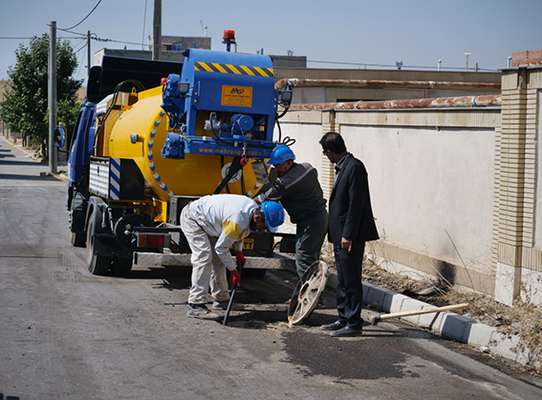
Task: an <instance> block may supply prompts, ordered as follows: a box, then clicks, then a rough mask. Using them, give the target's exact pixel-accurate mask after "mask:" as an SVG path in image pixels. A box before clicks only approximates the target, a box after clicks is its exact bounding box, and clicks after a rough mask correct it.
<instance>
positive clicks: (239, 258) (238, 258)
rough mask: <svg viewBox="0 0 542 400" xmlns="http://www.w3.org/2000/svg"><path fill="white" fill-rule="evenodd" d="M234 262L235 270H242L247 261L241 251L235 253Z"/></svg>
mask: <svg viewBox="0 0 542 400" xmlns="http://www.w3.org/2000/svg"><path fill="white" fill-rule="evenodd" d="M235 261H236V262H237V268H243V267H244V266H245V262H246V261H247V260H246V258H245V255H244V254H243V252H242V251H236V252H235Z"/></svg>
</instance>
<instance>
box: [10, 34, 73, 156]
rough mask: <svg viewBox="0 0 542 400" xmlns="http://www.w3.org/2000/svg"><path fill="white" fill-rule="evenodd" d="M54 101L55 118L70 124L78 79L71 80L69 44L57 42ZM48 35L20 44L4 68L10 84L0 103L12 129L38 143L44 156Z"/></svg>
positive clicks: (71, 55)
mask: <svg viewBox="0 0 542 400" xmlns="http://www.w3.org/2000/svg"><path fill="white" fill-rule="evenodd" d="M56 51H57V55H56V57H57V100H58V121H59V122H61V123H63V124H64V125H65V126H66V128H67V129H68V128H70V127H73V124H74V123H75V118H77V114H76V113H75V112H74V110H75V109H76V108H77V105H78V104H77V96H76V94H77V90H78V89H79V88H80V87H81V81H78V80H74V79H72V77H71V76H72V74H73V72H74V71H75V68H76V67H77V58H76V56H75V54H74V52H73V48H72V47H71V45H70V43H69V42H68V41H65V40H60V41H58V42H57V50H56ZM48 52H49V35H47V34H43V35H42V36H41V37H35V38H34V39H32V40H31V41H30V43H29V45H28V46H24V45H22V44H21V45H20V46H19V48H18V49H17V51H16V52H15V54H16V60H17V61H16V63H15V65H14V66H12V67H10V68H9V69H8V76H9V79H10V85H9V87H8V88H7V90H6V93H5V98H4V101H3V102H2V103H0V116H1V118H2V119H3V120H4V122H5V123H6V125H7V126H8V127H9V128H10V129H11V130H12V131H15V132H19V133H22V134H23V135H24V136H25V138H28V137H29V138H30V139H31V141H32V142H33V143H38V144H40V145H41V149H42V157H45V156H46V148H47V147H46V146H47V137H48V131H49V128H48V114H47V111H48V109H47V58H48Z"/></svg>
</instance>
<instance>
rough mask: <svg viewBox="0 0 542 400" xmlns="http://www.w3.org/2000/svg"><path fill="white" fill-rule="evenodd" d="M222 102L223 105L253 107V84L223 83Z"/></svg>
mask: <svg viewBox="0 0 542 400" xmlns="http://www.w3.org/2000/svg"><path fill="white" fill-rule="evenodd" d="M220 104H221V105H223V106H234V107H247V108H251V107H252V86H230V85H222V96H221V98H220Z"/></svg>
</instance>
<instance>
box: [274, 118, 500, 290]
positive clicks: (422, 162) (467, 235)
mask: <svg viewBox="0 0 542 400" xmlns="http://www.w3.org/2000/svg"><path fill="white" fill-rule="evenodd" d="M317 121H318V118H317V117H316V116H315V111H299V112H291V113H289V114H287V116H286V117H285V118H284V120H283V122H282V130H283V135H288V136H291V137H293V138H295V139H297V143H296V144H295V145H294V151H296V154H297V155H298V158H299V159H300V160H304V161H309V162H311V163H313V164H314V165H316V166H317V168H318V171H319V177H320V181H321V184H322V187H323V189H324V192H325V193H326V195H327V196H329V193H330V192H331V189H332V187H333V178H334V168H333V166H332V165H331V164H330V163H329V162H328V161H327V158H325V156H323V155H322V153H321V148H320V146H319V145H317V144H318V140H319V139H320V137H321V135H322V134H323V133H325V132H327V131H329V130H335V131H338V132H340V133H341V134H342V135H343V137H344V138H345V141H346V143H347V146H348V149H349V151H351V152H352V153H353V154H354V155H355V156H357V157H359V158H360V159H361V160H363V162H364V163H365V165H366V167H367V170H368V173H369V186H370V190H371V196H372V202H373V208H374V212H375V217H376V219H377V225H378V228H379V232H380V235H381V237H382V239H381V240H380V241H378V242H375V243H371V245H370V246H368V251H369V252H371V253H372V254H373V255H375V256H377V257H378V258H379V259H384V260H387V261H389V263H387V264H390V265H391V264H392V265H393V267H394V269H395V270H397V269H398V266H403V267H410V268H414V269H417V270H419V271H421V272H423V273H424V274H427V275H431V276H435V275H437V274H441V275H443V276H444V277H445V278H446V279H448V280H450V281H451V282H452V283H455V284H457V285H461V286H465V287H469V288H473V289H475V290H478V291H482V292H485V293H488V294H493V293H494V290H495V289H494V282H495V265H494V260H493V259H492V251H491V249H492V243H493V231H492V220H493V202H494V188H493V173H494V172H493V159H494V151H495V126H496V124H497V123H498V121H499V110H498V109H472V110H450V109H448V110H445V109H442V110H428V109H422V110H383V111H338V110H337V111H332V110H330V111H323V112H321V118H320V121H319V122H320V124H319V128H320V129H317V126H316V125H317V124H318V122H317ZM308 126H310V128H308ZM307 135H308V136H307ZM315 145H317V146H315Z"/></svg>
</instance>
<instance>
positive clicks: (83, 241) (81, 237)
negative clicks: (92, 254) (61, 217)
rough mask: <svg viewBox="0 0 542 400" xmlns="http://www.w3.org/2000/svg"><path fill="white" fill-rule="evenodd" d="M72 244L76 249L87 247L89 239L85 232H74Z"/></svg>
mask: <svg viewBox="0 0 542 400" xmlns="http://www.w3.org/2000/svg"><path fill="white" fill-rule="evenodd" d="M70 242H71V244H72V246H74V247H86V245H87V238H86V236H85V233H84V232H72V233H71V239H70Z"/></svg>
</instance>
